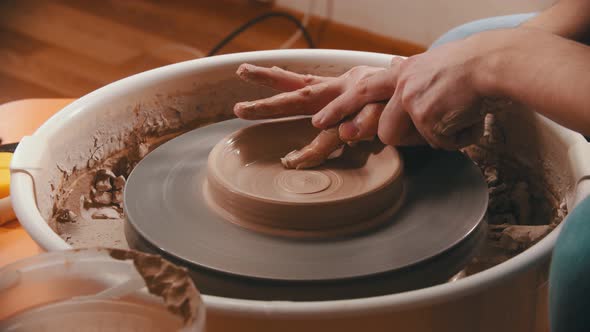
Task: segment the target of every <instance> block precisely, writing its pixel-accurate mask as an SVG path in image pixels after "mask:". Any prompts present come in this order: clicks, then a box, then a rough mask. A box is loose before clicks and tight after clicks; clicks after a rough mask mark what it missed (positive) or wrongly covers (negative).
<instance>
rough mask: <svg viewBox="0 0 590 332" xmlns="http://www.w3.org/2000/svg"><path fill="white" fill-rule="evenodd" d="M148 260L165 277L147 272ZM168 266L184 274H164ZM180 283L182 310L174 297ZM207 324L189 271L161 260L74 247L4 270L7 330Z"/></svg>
mask: <svg viewBox="0 0 590 332" xmlns="http://www.w3.org/2000/svg"><path fill="white" fill-rule="evenodd" d="M146 261H149V262H150V263H151V265H150V267H149V268H150V269H151V271H152V272H153V271H156V270H159V271H160V272H158V273H155V274H154V273H151V272H149V271H148V273H147V274H146V271H144V270H145V269H144V268H142V267H141V266H142V264H144V263H142V262H146ZM144 266H145V264H144ZM164 269H166V271H176V272H177V273H176V274H174V275H173V277H172V278H171V277H170V274H168V275H166V276H163V274H162V273H161V272H163V271H164ZM144 278H145V280H148V282H147V283H146V281H145V280H144ZM179 285H182V287H185V288H183V290H184V294H181V295H180V296H181V297H182V299H181V301H179V303H180V305H179V304H178V303H172V302H174V301H176V298H171V297H170V296H171V295H170V293H171V292H172V291H174V289H179V288H178V287H177V286H179ZM154 287H156V288H159V289H156V291H154V289H155V288H154ZM175 287H176V288H175ZM148 288H149V290H150V291H149V292H148ZM162 289H163V291H161V290H162ZM153 293H156V294H157V293H161V295H159V296H157V295H153ZM174 295H178V294H174ZM188 308H192V309H195V310H187V309H188ZM204 324H205V306H204V305H203V303H202V302H201V298H200V295H199V293H198V291H197V290H196V288H195V287H194V284H193V283H192V280H191V279H190V278H189V277H188V275H187V273H186V270H184V269H182V268H179V267H175V266H173V265H172V264H171V263H169V262H167V261H164V260H162V259H161V258H159V257H156V256H152V255H146V254H142V253H137V252H134V251H124V250H119V249H114V250H113V249H103V248H101V249H80V250H66V251H56V252H52V253H44V254H41V255H38V256H34V257H30V258H27V259H23V260H20V261H18V262H16V263H13V264H10V265H7V266H5V267H3V268H2V269H0V331H5V332H9V331H10V332H24V331H95V332H100V331H129V332H131V331H145V332H147V331H150V332H151V331H183V332H184V331H186V332H201V331H203V330H204Z"/></svg>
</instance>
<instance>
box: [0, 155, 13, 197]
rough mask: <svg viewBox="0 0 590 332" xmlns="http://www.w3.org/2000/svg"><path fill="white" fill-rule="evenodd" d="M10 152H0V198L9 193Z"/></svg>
mask: <svg viewBox="0 0 590 332" xmlns="http://www.w3.org/2000/svg"><path fill="white" fill-rule="evenodd" d="M11 159H12V153H8V152H0V198H4V197H7V196H8V195H10V170H9V167H10V160H11Z"/></svg>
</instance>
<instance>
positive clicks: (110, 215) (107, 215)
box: [92, 208, 121, 219]
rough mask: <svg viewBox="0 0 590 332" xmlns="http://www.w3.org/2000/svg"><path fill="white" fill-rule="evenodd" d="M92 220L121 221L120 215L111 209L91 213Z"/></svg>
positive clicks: (101, 209)
mask: <svg viewBox="0 0 590 332" xmlns="http://www.w3.org/2000/svg"><path fill="white" fill-rule="evenodd" d="M92 219H121V214H120V213H119V212H118V211H117V210H115V209H113V208H100V209H98V210H96V211H95V212H94V213H92Z"/></svg>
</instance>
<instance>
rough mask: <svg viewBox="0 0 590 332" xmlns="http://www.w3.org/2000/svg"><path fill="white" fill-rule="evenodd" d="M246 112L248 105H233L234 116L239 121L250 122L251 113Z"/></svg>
mask: <svg viewBox="0 0 590 332" xmlns="http://www.w3.org/2000/svg"><path fill="white" fill-rule="evenodd" d="M248 110H249V105H248V103H237V104H235V105H234V114H235V115H236V116H237V117H238V118H240V119H245V120H251V117H252V116H251V112H249V111H248Z"/></svg>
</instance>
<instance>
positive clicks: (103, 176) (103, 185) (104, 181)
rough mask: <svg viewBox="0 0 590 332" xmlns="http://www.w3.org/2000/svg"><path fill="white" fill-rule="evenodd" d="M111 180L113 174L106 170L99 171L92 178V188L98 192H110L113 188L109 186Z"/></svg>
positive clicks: (113, 176)
mask: <svg viewBox="0 0 590 332" xmlns="http://www.w3.org/2000/svg"><path fill="white" fill-rule="evenodd" d="M113 179H115V174H113V172H111V171H110V170H106V169H99V170H98V171H97V172H96V177H95V178H94V188H96V190H97V191H100V192H104V191H110V190H111V189H112V188H113V185H112V184H111V181H112V180H113Z"/></svg>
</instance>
